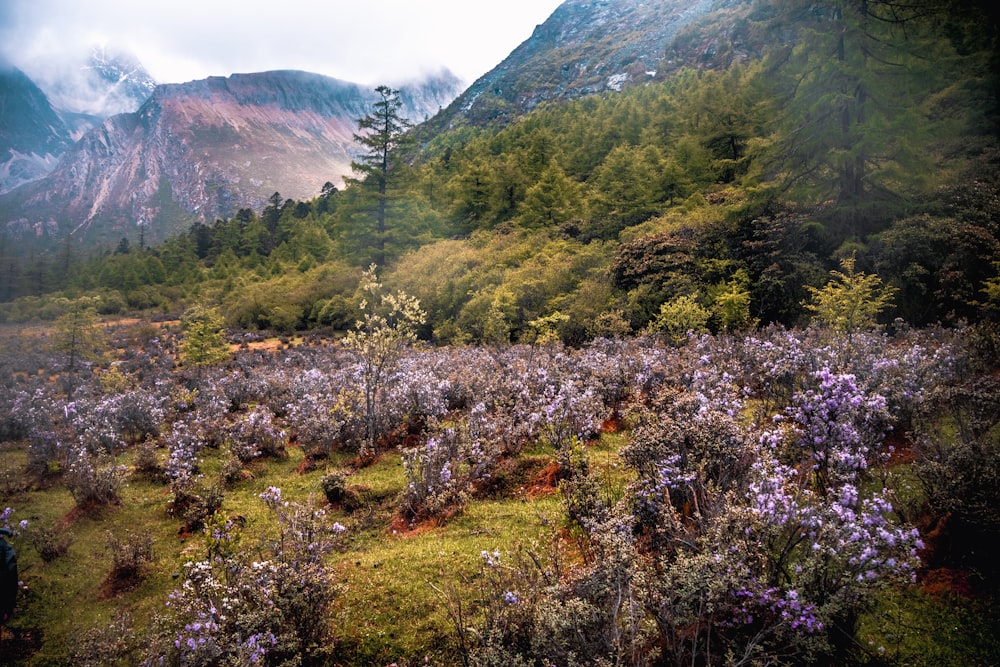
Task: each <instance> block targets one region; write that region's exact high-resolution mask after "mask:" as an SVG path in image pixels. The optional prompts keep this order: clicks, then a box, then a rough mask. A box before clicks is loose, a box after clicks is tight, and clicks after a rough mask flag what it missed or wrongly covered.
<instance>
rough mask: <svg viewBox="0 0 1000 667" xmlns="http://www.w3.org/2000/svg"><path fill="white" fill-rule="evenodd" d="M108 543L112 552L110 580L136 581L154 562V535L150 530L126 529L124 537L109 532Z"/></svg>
mask: <svg viewBox="0 0 1000 667" xmlns="http://www.w3.org/2000/svg"><path fill="white" fill-rule="evenodd" d="M107 544H108V551H109V552H110V553H111V572H110V573H109V574H108V579H109V580H112V581H118V582H135V581H136V580H137V579H140V578H142V577H143V576H144V575H145V572H146V568H147V566H149V565H150V564H151V563H152V562H153V536H152V535H151V534H150V533H149V532H148V531H146V532H143V533H133V532H131V531H126V532H125V534H124V536H122V537H118V536H116V535H115V534H113V533H110V532H109V533H108V542H107Z"/></svg>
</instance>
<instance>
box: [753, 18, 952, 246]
mask: <svg viewBox="0 0 1000 667" xmlns="http://www.w3.org/2000/svg"><path fill="white" fill-rule="evenodd" d="M932 8H933V3H930V2H920V1H916V2H895V1H892V0H839V1H837V2H828V3H815V2H811V1H808V0H768V1H767V2H766V3H762V7H761V10H760V12H759V14H760V15H761V16H768V17H769V21H768V24H767V26H768V29H770V30H774V31H775V32H777V31H782V34H781V35H778V34H776V35H774V37H775V39H774V40H773V44H775V45H776V46H774V47H773V48H772V50H771V53H770V57H769V59H768V61H767V66H765V68H764V70H762V72H761V76H760V77H758V79H759V80H760V81H761V82H763V83H764V84H765V85H768V86H773V87H772V88H771V90H772V105H773V107H772V108H773V117H774V119H775V121H776V123H775V125H774V129H775V130H776V132H775V133H774V135H773V137H774V141H773V142H772V144H771V146H770V150H769V153H770V158H771V159H769V160H768V161H767V165H766V167H765V169H766V170H768V171H770V170H773V171H774V172H776V173H778V174H779V181H780V182H781V184H782V186H783V187H784V188H786V189H791V190H793V191H794V192H796V194H797V195H798V196H801V197H805V198H807V199H809V200H811V201H815V202H825V201H832V202H835V203H836V204H837V208H836V211H837V212H838V213H839V215H840V217H841V218H842V220H843V222H844V225H845V232H846V235H848V236H849V235H857V236H859V237H863V236H864V235H866V234H868V233H870V232H871V231H873V230H872V225H874V224H877V223H878V222H879V220H880V219H882V218H883V217H884V216H883V215H881V214H879V213H878V211H879V210H880V209H884V208H885V207H888V206H897V205H898V203H899V197H900V196H903V197H906V196H908V195H911V194H912V193H913V192H914V190H915V189H917V188H920V187H922V183H923V181H924V176H925V175H927V174H930V173H932V171H933V170H932V169H929V168H930V167H932V166H933V165H934V163H935V161H937V160H938V159H939V157H938V156H937V155H935V152H936V151H940V150H941V148H942V147H943V146H944V145H945V142H942V140H941V137H935V136H933V133H934V127H935V126H941V125H942V121H941V120H939V119H943V118H948V117H950V116H952V115H955V116H957V117H960V116H962V115H963V113H968V111H963V108H966V107H967V106H968V105H967V104H964V103H957V101H956V100H955V98H954V94H955V91H950V92H949V91H948V87H949V86H950V85H951V83H952V82H950V81H948V74H949V72H951V73H956V74H957V72H958V70H956V69H954V68H955V67H957V65H956V62H957V61H956V59H955V58H954V54H953V52H952V50H951V49H950V47H949V45H948V42H947V41H946V40H943V39H941V38H940V37H939V36H938V35H937V34H936V33H935V27H934V22H933V21H928V20H926V15H927V14H928V13H931V12H932ZM789 32H792V33H793V34H794V38H793V39H788V34H789ZM948 98H951V101H949V102H944V100H946V99H948ZM935 99H937V100H938V101H937V102H933V103H932V100H935ZM942 103H944V105H945V106H942ZM931 104H937V105H938V106H939V107H940V108H939V109H937V110H935V109H933V108H931V107H930V106H929V105H931ZM946 107H947V109H948V110H947V111H945V110H944V109H945V108H946Z"/></svg>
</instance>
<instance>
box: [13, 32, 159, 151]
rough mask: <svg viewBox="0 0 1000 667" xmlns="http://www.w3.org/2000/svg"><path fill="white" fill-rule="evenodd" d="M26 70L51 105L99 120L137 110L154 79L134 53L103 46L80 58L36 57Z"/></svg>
mask: <svg viewBox="0 0 1000 667" xmlns="http://www.w3.org/2000/svg"><path fill="white" fill-rule="evenodd" d="M25 70H26V72H27V73H28V74H29V75H30V76H31V78H32V80H33V81H34V82H35V83H36V84H37V85H38V87H39V88H41V89H42V90H43V91H44V92H45V94H46V95H47V96H48V98H49V101H50V102H51V104H52V106H53V107H54V108H56V109H59V110H60V111H62V112H64V113H67V114H78V115H83V116H91V117H94V118H96V119H99V120H104V119H105V118H108V117H109V116H113V115H115V114H119V113H129V112H132V111H135V110H137V109H138V108H139V107H140V106H141V105H142V103H143V102H145V101H146V100H147V99H148V98H149V96H150V95H151V94H152V93H153V90H154V89H155V88H156V83H157V82H156V81H155V80H154V79H153V77H151V76H150V75H149V73H148V72H147V71H146V69H145V67H143V65H142V63H141V62H139V60H138V59H137V58H136V57H135V56H134V55H132V54H130V53H126V52H122V51H117V50H115V49H112V48H109V47H106V46H95V47H93V48H92V49H91V50H90V52H89V53H88V54H86V55H85V56H82V57H80V58H71V59H69V60H59V61H55V62H48V61H45V62H43V61H38V60H35V61H33V62H32V63H30V66H26V67H25ZM95 124H96V123H95ZM88 129H89V128H88ZM78 138H79V137H78Z"/></svg>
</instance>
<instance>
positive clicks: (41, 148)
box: [0, 65, 73, 193]
mask: <svg viewBox="0 0 1000 667" xmlns="http://www.w3.org/2000/svg"><path fill="white" fill-rule="evenodd" d="M72 143H73V141H72V138H71V131H70V129H69V128H68V127H67V125H66V123H65V122H64V120H63V118H62V116H60V114H59V113H58V112H56V110H55V109H53V108H52V105H51V104H50V103H49V99H48V98H47V97H46V95H45V93H43V92H42V90H41V89H40V88H39V87H38V86H36V85H35V84H34V82H33V81H32V80H31V79H29V78H28V77H27V75H25V74H24V72H22V71H21V70H19V69H17V68H15V67H13V66H10V65H6V66H5V65H0V193H3V192H7V191H8V190H11V189H12V188H14V187H16V186H18V185H20V184H22V183H26V182H28V181H32V180H35V179H38V178H41V177H42V176H44V175H45V174H47V173H49V172H50V171H51V170H52V168H53V167H54V166H55V164H56V162H57V160H58V157H59V155H61V154H62V153H63V152H64V151H65V150H66V149H67V148H68V147H69V146H70V145H72Z"/></svg>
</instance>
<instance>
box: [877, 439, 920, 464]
mask: <svg viewBox="0 0 1000 667" xmlns="http://www.w3.org/2000/svg"><path fill="white" fill-rule="evenodd" d="M884 444H885V448H886V451H889V448H890V447H891V448H892V450H891V452H890V454H889V465H901V464H903V463H913V462H914V461H916V460H917V455H916V453H914V451H913V443H912V442H910V441H909V439H907V438H906V436H905V435H903V434H902V433H899V432H898V431H892V432H890V433H889V435H888V436H886V438H885V443H884Z"/></svg>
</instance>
